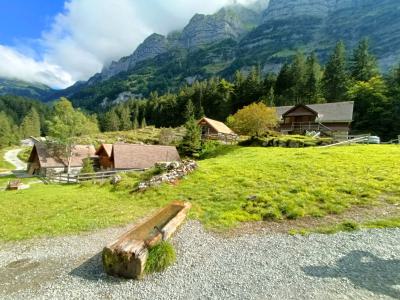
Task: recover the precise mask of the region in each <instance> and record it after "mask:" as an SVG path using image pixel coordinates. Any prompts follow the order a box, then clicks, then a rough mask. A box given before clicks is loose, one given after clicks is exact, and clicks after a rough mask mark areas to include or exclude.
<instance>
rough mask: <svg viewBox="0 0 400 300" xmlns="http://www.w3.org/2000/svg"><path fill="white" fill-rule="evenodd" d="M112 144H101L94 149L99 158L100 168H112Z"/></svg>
mask: <svg viewBox="0 0 400 300" xmlns="http://www.w3.org/2000/svg"><path fill="white" fill-rule="evenodd" d="M112 150H113V145H112V144H102V145H101V146H100V148H99V149H97V151H96V155H97V156H98V158H99V165H100V168H101V169H102V170H111V169H113V162H112V160H111V156H112Z"/></svg>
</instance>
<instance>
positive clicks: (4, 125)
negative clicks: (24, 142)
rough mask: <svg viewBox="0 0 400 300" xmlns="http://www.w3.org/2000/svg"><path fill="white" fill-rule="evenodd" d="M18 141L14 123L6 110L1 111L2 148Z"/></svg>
mask: <svg viewBox="0 0 400 300" xmlns="http://www.w3.org/2000/svg"><path fill="white" fill-rule="evenodd" d="M17 141H18V139H17V136H16V134H15V131H14V124H13V122H12V120H11V119H10V118H8V117H7V115H6V114H5V112H3V111H1V112H0V148H3V147H7V146H10V145H12V144H16V143H17Z"/></svg>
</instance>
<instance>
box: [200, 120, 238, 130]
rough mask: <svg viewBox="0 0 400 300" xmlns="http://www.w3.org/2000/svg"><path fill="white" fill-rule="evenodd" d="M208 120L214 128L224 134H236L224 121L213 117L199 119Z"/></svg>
mask: <svg viewBox="0 0 400 300" xmlns="http://www.w3.org/2000/svg"><path fill="white" fill-rule="evenodd" d="M202 121H206V122H207V124H208V125H210V126H211V127H212V128H214V129H215V130H216V131H217V132H218V133H224V134H236V133H234V132H233V130H232V129H230V128H229V127H228V126H226V125H225V124H224V123H222V122H220V121H216V120H213V119H209V118H203V119H201V120H200V121H199V123H200V122H202Z"/></svg>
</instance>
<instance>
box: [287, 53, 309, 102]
mask: <svg viewBox="0 0 400 300" xmlns="http://www.w3.org/2000/svg"><path fill="white" fill-rule="evenodd" d="M306 75H307V68H306V58H305V56H304V54H303V53H302V52H298V53H297V54H296V56H295V57H294V60H293V62H292V64H291V65H290V76H291V82H292V83H293V86H292V87H291V95H289V97H291V99H292V101H293V102H294V103H295V104H297V103H303V102H305V98H306V95H305V93H304V87H305V84H306Z"/></svg>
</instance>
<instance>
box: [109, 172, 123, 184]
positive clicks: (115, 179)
mask: <svg viewBox="0 0 400 300" xmlns="http://www.w3.org/2000/svg"><path fill="white" fill-rule="evenodd" d="M121 180H122V177H121V176H120V175H118V174H117V175H114V176H113V177H112V178H111V184H113V185H116V184H118V183H119V182H121Z"/></svg>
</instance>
